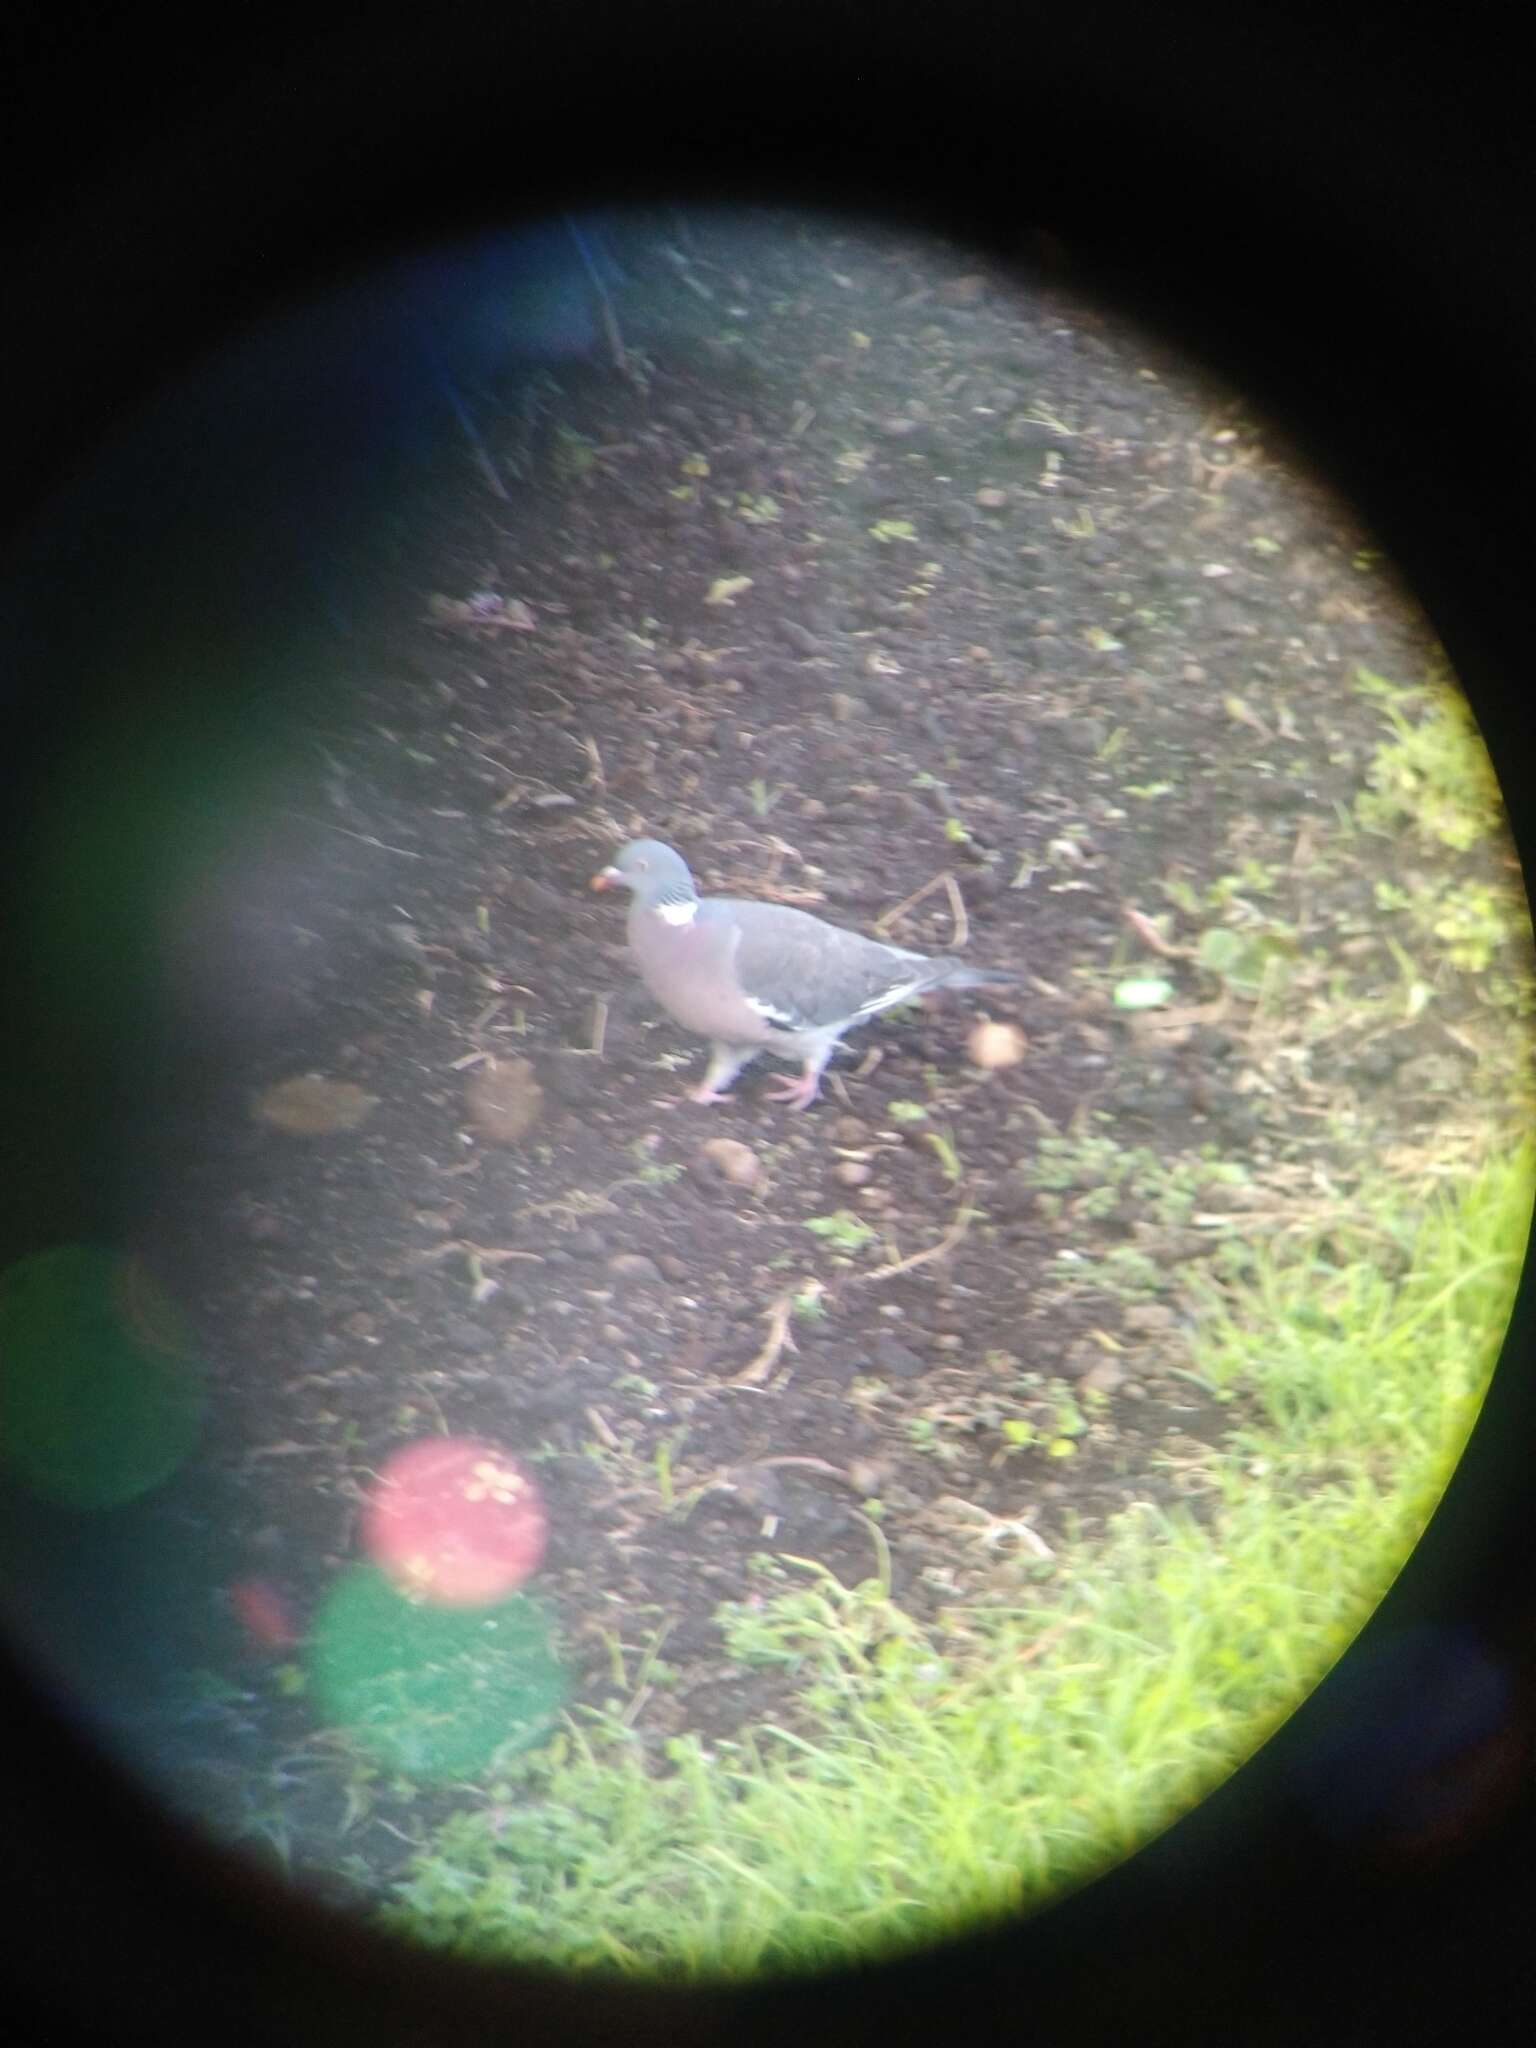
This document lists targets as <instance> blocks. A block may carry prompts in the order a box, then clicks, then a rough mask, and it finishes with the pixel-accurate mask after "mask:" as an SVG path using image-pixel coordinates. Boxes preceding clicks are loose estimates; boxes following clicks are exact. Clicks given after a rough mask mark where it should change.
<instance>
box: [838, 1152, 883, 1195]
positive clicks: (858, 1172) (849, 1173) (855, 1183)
mask: <svg viewBox="0 0 1536 2048" xmlns="http://www.w3.org/2000/svg"><path fill="white" fill-rule="evenodd" d="M874 1177H875V1174H874V1168H873V1167H871V1166H866V1165H865V1164H864V1162H863V1160H862V1159H839V1160H838V1162H837V1164H836V1166H834V1167H833V1169H832V1178H833V1179H834V1180H835V1181H837V1182H838V1183H839V1184H840V1185H841V1186H843V1187H845V1188H862V1187H867V1186H868V1185H869V1183H870V1182H871V1181H872V1180H873V1179H874Z"/></svg>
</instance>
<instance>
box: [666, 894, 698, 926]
mask: <svg viewBox="0 0 1536 2048" xmlns="http://www.w3.org/2000/svg"><path fill="white" fill-rule="evenodd" d="M698 914H699V904H698V898H697V897H694V898H693V899H692V900H691V901H690V902H687V903H658V904H657V905H656V915H657V916H658V917H659V918H661V919H662V920H663V921H664V922H665V923H667V924H692V923H693V920H694V919H695V918H696V917H697V916H698Z"/></svg>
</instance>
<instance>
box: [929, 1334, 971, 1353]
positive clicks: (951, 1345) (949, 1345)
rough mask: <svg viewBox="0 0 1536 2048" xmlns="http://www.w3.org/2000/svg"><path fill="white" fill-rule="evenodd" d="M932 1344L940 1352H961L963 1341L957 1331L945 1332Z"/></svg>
mask: <svg viewBox="0 0 1536 2048" xmlns="http://www.w3.org/2000/svg"><path fill="white" fill-rule="evenodd" d="M933 1341H934V1343H935V1344H936V1345H937V1347H938V1349H939V1350H940V1351H963V1350H964V1349H965V1339H964V1338H963V1337H962V1336H961V1335H960V1333H959V1331H958V1330H946V1331H945V1332H944V1334H943V1336H942V1337H935V1338H934V1340H933Z"/></svg>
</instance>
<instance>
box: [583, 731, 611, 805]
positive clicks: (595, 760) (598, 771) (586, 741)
mask: <svg viewBox="0 0 1536 2048" xmlns="http://www.w3.org/2000/svg"><path fill="white" fill-rule="evenodd" d="M577 744H578V745H579V746H580V748H581V751H582V752H583V753H584V754H585V755H586V757H587V759H588V761H590V762H591V764H592V765H591V767H590V768H589V769H588V770H587V787H588V789H595V790H596V791H597V793H598V794H599V796H606V795H607V794H608V778H607V776H606V775H605V774H604V773H603V757H602V755H601V754H600V753H599V752H598V750H597V741H596V740H595V739H593V738H592V736H591V734H590V733H584V734H583V735H582V737H581V739H580V740H579V741H578V742H577Z"/></svg>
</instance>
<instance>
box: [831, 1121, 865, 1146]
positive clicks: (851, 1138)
mask: <svg viewBox="0 0 1536 2048" xmlns="http://www.w3.org/2000/svg"><path fill="white" fill-rule="evenodd" d="M832 1135H833V1137H835V1138H836V1140H837V1142H838V1143H839V1145H863V1144H866V1143H867V1142H868V1140H869V1136H870V1130H869V1125H868V1124H866V1123H863V1122H862V1121H861V1120H860V1119H859V1118H858V1117H856V1116H840V1117H839V1118H838V1120H837V1122H836V1123H835V1124H834V1125H833V1126H832Z"/></svg>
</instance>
